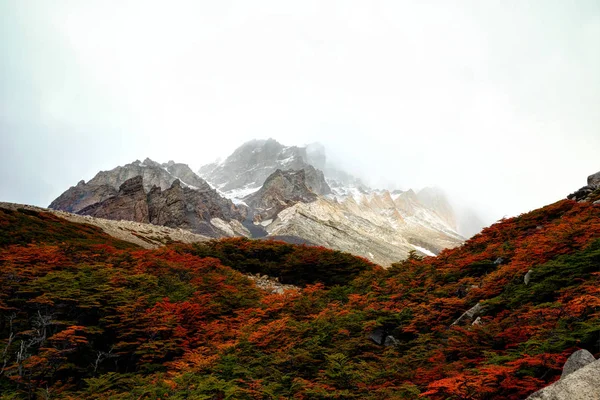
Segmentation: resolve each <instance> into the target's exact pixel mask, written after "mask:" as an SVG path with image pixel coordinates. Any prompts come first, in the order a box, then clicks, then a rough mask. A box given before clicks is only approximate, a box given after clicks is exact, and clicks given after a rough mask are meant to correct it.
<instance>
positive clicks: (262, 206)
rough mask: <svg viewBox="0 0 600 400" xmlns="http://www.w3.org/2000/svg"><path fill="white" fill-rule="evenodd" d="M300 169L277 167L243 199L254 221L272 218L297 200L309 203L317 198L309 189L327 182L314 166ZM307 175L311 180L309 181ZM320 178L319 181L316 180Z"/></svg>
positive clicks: (319, 186)
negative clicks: (260, 186)
mask: <svg viewBox="0 0 600 400" xmlns="http://www.w3.org/2000/svg"><path fill="white" fill-rule="evenodd" d="M307 169H308V170H309V172H308V173H307V171H306V170H305V169H301V170H297V171H295V170H286V171H284V170H281V169H277V170H275V172H273V173H272V174H271V175H270V176H269V177H268V178H267V180H266V181H265V183H264V185H263V187H262V188H261V189H260V190H258V191H257V192H255V193H253V194H251V195H249V196H247V197H246V198H245V199H244V201H245V203H246V204H248V206H249V207H250V208H251V209H253V210H254V220H255V221H256V222H261V221H266V220H272V219H273V218H274V217H276V216H277V214H279V212H280V211H282V210H283V209H285V208H288V207H290V206H292V205H294V204H296V203H298V202H302V203H309V202H312V201H315V200H317V198H318V195H317V193H315V191H313V190H312V189H311V187H314V188H322V187H323V186H326V185H327V183H326V182H325V179H324V178H323V175H322V173H321V174H320V175H319V174H318V173H317V170H316V169H315V168H314V167H310V168H308V167H307ZM308 176H310V178H311V179H310V180H311V181H312V182H310V183H309V179H308ZM319 177H320V179H321V181H320V182H318V181H317V180H318V179H319Z"/></svg>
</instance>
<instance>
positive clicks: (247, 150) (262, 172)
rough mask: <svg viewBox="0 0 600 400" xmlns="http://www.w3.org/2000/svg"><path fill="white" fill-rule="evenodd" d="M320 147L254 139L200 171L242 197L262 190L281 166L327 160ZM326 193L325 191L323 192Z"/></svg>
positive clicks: (298, 166)
mask: <svg viewBox="0 0 600 400" xmlns="http://www.w3.org/2000/svg"><path fill="white" fill-rule="evenodd" d="M324 157H325V155H324V153H323V152H322V151H320V149H319V148H318V147H315V146H312V147H310V149H309V148H307V147H297V146H284V145H282V144H280V143H279V142H277V141H275V140H274V139H268V140H252V141H250V142H247V143H244V144H243V145H242V146H240V147H239V148H237V149H236V150H235V151H234V152H233V154H231V155H230V156H229V157H227V158H226V159H225V161H223V162H221V163H213V164H208V165H205V166H203V167H202V168H200V170H199V171H198V174H199V175H200V176H201V177H202V178H204V179H206V180H207V181H208V182H210V183H211V184H212V185H213V186H214V187H215V188H217V189H218V190H219V191H221V192H222V193H224V194H225V195H226V196H227V197H229V198H233V199H238V198H241V197H244V196H245V195H247V194H249V193H251V192H253V191H256V190H258V189H259V188H260V187H261V186H262V185H263V183H264V182H265V181H266V180H267V178H268V177H269V176H270V175H271V174H273V173H274V172H275V171H276V170H277V169H281V170H290V169H291V170H300V169H303V168H305V167H307V166H308V165H313V164H312V162H314V165H315V166H316V167H317V168H318V167H319V166H320V165H322V164H324ZM322 194H325V193H322Z"/></svg>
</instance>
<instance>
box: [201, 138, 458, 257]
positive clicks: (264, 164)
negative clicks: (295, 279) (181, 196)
mask: <svg viewBox="0 0 600 400" xmlns="http://www.w3.org/2000/svg"><path fill="white" fill-rule="evenodd" d="M199 175H201V176H202V177H203V178H204V179H206V180H207V182H208V183H209V184H211V185H212V186H213V187H215V188H216V189H217V190H219V192H220V193H222V194H223V196H225V197H228V198H230V199H231V200H232V201H233V202H235V203H237V204H243V205H247V206H248V207H249V209H250V211H249V213H250V214H251V215H252V218H251V220H252V221H253V222H254V226H250V225H249V221H246V224H245V225H246V227H247V228H248V229H250V230H251V231H252V232H253V233H254V235H255V236H266V237H279V238H287V237H289V238H293V240H298V239H301V240H305V241H308V242H310V243H312V244H317V245H321V246H325V247H328V248H332V249H338V250H342V251H348V252H351V253H353V254H356V255H360V256H362V257H365V258H367V259H369V260H371V261H373V262H376V263H379V264H381V265H385V266H389V265H391V264H392V263H393V262H396V261H398V260H401V259H404V258H406V257H407V256H408V255H409V253H410V252H411V251H416V252H417V253H419V254H422V255H433V254H437V253H439V252H440V251H441V250H442V249H445V248H448V247H454V246H457V245H459V244H460V243H462V241H463V240H464V238H463V237H462V236H461V235H460V234H458V233H457V232H456V229H457V223H456V219H455V216H454V213H453V210H452V207H451V206H450V204H449V202H448V200H447V199H446V197H445V196H444V194H443V193H442V192H441V191H440V190H438V189H433V188H427V189H423V190H421V191H420V192H419V193H418V194H415V193H414V192H413V191H408V192H401V191H400V192H396V193H394V194H393V195H392V194H391V193H390V192H389V191H386V190H374V189H371V188H369V187H368V186H366V185H365V184H363V183H362V182H361V181H360V180H359V179H357V178H355V177H353V176H352V175H350V174H349V173H347V172H344V171H342V170H340V169H339V168H337V167H336V166H335V165H329V164H328V162H327V157H326V153H325V149H324V147H323V146H322V145H319V144H311V145H308V146H306V147H297V146H291V147H289V146H284V145H282V144H280V143H278V142H277V141H275V140H273V139H269V140H253V141H250V142H247V143H245V144H243V145H242V146H240V147H239V148H238V149H236V150H235V151H234V152H233V154H231V155H230V156H229V157H227V158H226V159H225V160H224V161H223V162H220V163H213V164H209V165H207V166H204V167H202V168H200V170H199Z"/></svg>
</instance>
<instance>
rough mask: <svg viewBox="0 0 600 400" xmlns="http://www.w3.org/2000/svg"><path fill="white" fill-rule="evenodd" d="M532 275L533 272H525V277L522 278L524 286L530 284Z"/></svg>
mask: <svg viewBox="0 0 600 400" xmlns="http://www.w3.org/2000/svg"><path fill="white" fill-rule="evenodd" d="M532 273H533V270H531V269H530V270H529V271H527V273H526V274H525V277H524V278H523V281H524V282H525V285H529V282H531V274H532Z"/></svg>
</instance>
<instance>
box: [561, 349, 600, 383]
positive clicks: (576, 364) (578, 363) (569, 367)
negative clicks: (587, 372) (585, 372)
mask: <svg viewBox="0 0 600 400" xmlns="http://www.w3.org/2000/svg"><path fill="white" fill-rule="evenodd" d="M594 361H596V359H595V358H594V356H593V355H592V353H590V352H589V351H587V350H585V349H581V350H577V351H576V352H575V353H573V354H571V356H570V357H569V359H568V360H567V362H566V363H565V365H564V367H563V372H562V375H561V376H560V378H561V379H564V378H565V377H566V376H567V375H570V374H572V373H573V372H575V371H577V370H578V369H580V368H583V367H585V366H586V365H588V364H591V363H593V362H594Z"/></svg>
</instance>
